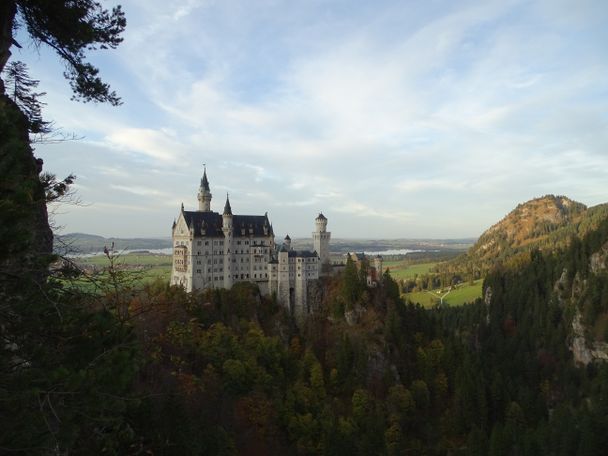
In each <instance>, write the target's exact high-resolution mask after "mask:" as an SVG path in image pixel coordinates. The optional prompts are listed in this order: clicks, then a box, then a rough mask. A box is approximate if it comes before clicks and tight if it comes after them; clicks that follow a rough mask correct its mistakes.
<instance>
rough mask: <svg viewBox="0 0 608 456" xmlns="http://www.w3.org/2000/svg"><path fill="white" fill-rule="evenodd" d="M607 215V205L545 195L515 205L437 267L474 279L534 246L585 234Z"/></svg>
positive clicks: (547, 247)
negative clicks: (465, 249)
mask: <svg viewBox="0 0 608 456" xmlns="http://www.w3.org/2000/svg"><path fill="white" fill-rule="evenodd" d="M606 218H608V205H606V204H601V205H598V206H594V207H591V208H587V207H586V206H585V205H584V204H581V203H577V202H576V201H573V200H571V199H569V198H566V197H565V196H554V195H547V196H543V197H541V198H536V199H533V200H530V201H528V202H526V203H522V204H520V205H518V206H517V207H516V208H515V209H514V210H513V211H511V212H510V213H509V214H508V215H507V216H506V217H505V218H503V219H502V220H501V221H500V222H498V223H497V224H495V225H493V226H492V227H490V228H489V229H488V230H486V231H485V232H484V233H483V234H482V235H481V236H480V237H479V239H478V240H477V242H476V243H475V244H474V245H473V247H471V248H470V249H469V251H468V252H467V253H466V254H465V255H462V256H460V257H458V258H456V259H454V260H453V261H450V262H448V263H446V264H444V265H442V267H441V268H440V269H441V270H442V271H451V272H459V273H462V274H463V275H467V276H468V275H471V276H474V277H476V278H479V277H484V276H485V274H486V273H487V272H488V271H489V270H490V269H492V268H493V267H494V266H496V265H497V264H499V263H505V262H509V261H510V260H511V259H512V258H513V257H515V256H517V255H518V254H520V253H525V252H530V251H532V250H534V249H540V250H543V251H555V250H557V249H559V248H562V247H565V246H566V245H567V244H568V242H569V241H570V239H571V238H572V237H573V236H574V237H582V236H585V235H586V234H587V233H588V232H589V231H591V230H594V229H596V228H597V227H598V225H599V223H600V222H602V221H603V220H604V219H606Z"/></svg>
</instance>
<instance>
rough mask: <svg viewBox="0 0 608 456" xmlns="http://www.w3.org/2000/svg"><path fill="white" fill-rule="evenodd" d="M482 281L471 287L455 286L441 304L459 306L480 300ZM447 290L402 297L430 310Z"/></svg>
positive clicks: (464, 285) (419, 292)
mask: <svg viewBox="0 0 608 456" xmlns="http://www.w3.org/2000/svg"><path fill="white" fill-rule="evenodd" d="M482 285H483V280H482V279H479V280H476V281H475V282H473V284H472V285H469V284H468V283H462V284H459V285H456V286H455V287H453V288H452V290H451V291H450V292H449V293H448V294H447V295H446V296H445V298H443V304H444V305H448V306H461V305H463V304H466V303H468V302H473V301H475V300H476V299H477V298H481V287H482ZM445 293H447V290H446V289H444V290H433V291H417V292H414V293H406V294H404V295H403V296H404V297H405V298H406V299H409V300H410V301H412V302H417V303H419V304H420V305H422V306H423V307H426V308H430V307H434V306H435V305H437V304H438V303H439V302H440V300H441V296H443V295H445Z"/></svg>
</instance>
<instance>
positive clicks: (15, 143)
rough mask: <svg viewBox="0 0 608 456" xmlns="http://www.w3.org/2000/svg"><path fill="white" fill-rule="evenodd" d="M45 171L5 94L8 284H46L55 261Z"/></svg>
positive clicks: (2, 148) (1, 208) (0, 169)
mask: <svg viewBox="0 0 608 456" xmlns="http://www.w3.org/2000/svg"><path fill="white" fill-rule="evenodd" d="M41 170H42V160H40V159H36V158H35V157H34V154H33V151H32V148H31V146H30V141H29V136H28V123H27V119H26V118H25V116H24V115H23V114H22V113H21V111H19V109H18V108H17V106H16V105H15V103H13V102H12V101H11V100H10V99H9V98H8V97H6V96H4V95H0V176H2V178H1V179H0V182H1V183H0V273H2V280H3V281H10V280H12V278H15V280H18V281H19V283H20V284H21V285H20V286H23V284H24V282H23V280H24V279H25V280H28V279H29V280H33V281H35V282H37V283H40V282H42V281H44V280H45V278H46V275H47V271H48V265H49V264H50V261H51V253H52V248H53V233H52V232H51V229H50V227H49V223H48V214H47V208H46V197H45V196H46V195H45V189H44V187H43V185H42V183H41V182H40V178H39V174H40V172H41ZM5 283H6V282H5Z"/></svg>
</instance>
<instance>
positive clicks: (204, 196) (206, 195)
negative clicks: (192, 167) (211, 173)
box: [198, 164, 211, 212]
mask: <svg viewBox="0 0 608 456" xmlns="http://www.w3.org/2000/svg"><path fill="white" fill-rule="evenodd" d="M203 168H204V170H203V178H202V179H201V186H200V188H199V189H198V210H199V211H202V212H209V211H210V210H211V189H210V188H209V179H207V166H206V165H205V164H203Z"/></svg>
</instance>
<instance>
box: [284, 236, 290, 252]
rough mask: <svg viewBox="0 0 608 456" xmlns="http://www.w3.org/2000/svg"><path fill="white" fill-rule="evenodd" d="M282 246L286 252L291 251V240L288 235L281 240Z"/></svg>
mask: <svg viewBox="0 0 608 456" xmlns="http://www.w3.org/2000/svg"><path fill="white" fill-rule="evenodd" d="M283 246H284V247H285V249H287V251H289V250H291V238H290V237H289V234H288V235H287V236H285V239H283Z"/></svg>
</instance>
